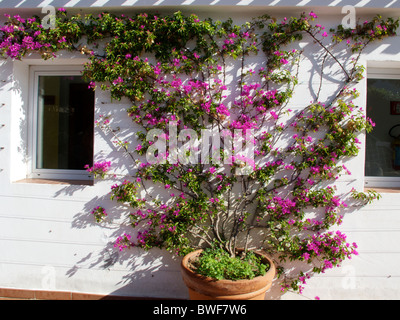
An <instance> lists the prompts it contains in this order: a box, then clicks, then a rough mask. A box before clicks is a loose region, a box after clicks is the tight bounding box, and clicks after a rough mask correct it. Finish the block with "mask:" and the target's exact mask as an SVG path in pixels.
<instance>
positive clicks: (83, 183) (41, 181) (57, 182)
mask: <svg viewBox="0 0 400 320" xmlns="http://www.w3.org/2000/svg"><path fill="white" fill-rule="evenodd" d="M15 183H28V184H55V185H79V186H93V185H94V181H93V180H63V179H23V180H18V181H15Z"/></svg>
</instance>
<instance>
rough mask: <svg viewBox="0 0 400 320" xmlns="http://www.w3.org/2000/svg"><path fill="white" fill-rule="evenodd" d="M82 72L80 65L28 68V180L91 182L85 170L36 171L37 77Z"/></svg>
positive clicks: (38, 120)
mask: <svg viewBox="0 0 400 320" xmlns="http://www.w3.org/2000/svg"><path fill="white" fill-rule="evenodd" d="M82 70H83V66H82V65H55V66H54V65H53V66H45V65H30V66H29V110H31V112H29V113H28V121H29V131H28V135H29V137H28V153H29V157H28V159H29V161H28V170H29V171H28V178H30V179H55V180H93V175H91V174H89V173H88V172H87V171H86V170H85V169H82V170H72V169H38V167H37V156H38V152H37V149H38V129H39V125H40V119H39V118H40V116H39V106H38V96H39V77H40V76H80V75H82ZM93 109H94V106H93ZM93 126H94V124H93ZM93 141H94V140H93ZM93 147H94V146H93Z"/></svg>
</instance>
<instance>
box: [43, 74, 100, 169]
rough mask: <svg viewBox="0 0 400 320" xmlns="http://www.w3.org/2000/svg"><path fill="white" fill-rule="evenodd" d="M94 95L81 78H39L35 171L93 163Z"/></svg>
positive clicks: (79, 166) (69, 167)
mask: <svg viewBox="0 0 400 320" xmlns="http://www.w3.org/2000/svg"><path fill="white" fill-rule="evenodd" d="M93 121H94V92H93V90H91V89H89V88H88V84H87V83H86V82H85V81H83V79H82V77H81V76H39V92H38V135H37V137H38V141H37V168H38V169H73V170H84V166H85V165H86V164H89V165H92V162H93Z"/></svg>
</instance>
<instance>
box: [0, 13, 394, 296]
mask: <svg viewBox="0 0 400 320" xmlns="http://www.w3.org/2000/svg"><path fill="white" fill-rule="evenodd" d="M316 18H317V16H316V14H315V13H313V12H311V13H309V14H302V15H301V16H300V17H298V18H294V17H292V18H288V19H287V18H284V19H283V20H281V21H277V20H276V19H275V18H272V17H270V16H261V17H259V18H256V19H254V20H253V21H251V22H248V23H245V24H243V25H235V24H234V23H233V21H232V20H231V19H228V20H227V21H224V22H220V21H212V20H211V19H206V20H201V19H199V18H198V17H197V16H195V15H189V16H185V15H183V14H182V13H180V12H177V13H175V14H173V15H167V16H155V15H148V14H138V15H135V16H134V17H127V16H124V15H121V16H115V15H112V14H109V13H101V14H99V15H96V16H92V15H87V16H84V17H82V16H80V15H75V16H68V15H67V13H66V12H65V10H63V9H62V10H59V12H58V16H57V23H56V27H55V28H54V29H50V30H47V31H45V30H43V28H41V27H40V23H38V21H37V20H36V21H35V20H34V19H28V20H24V19H21V18H20V17H19V18H16V17H9V21H8V22H7V23H6V25H5V27H3V28H2V32H3V34H2V38H1V46H0V48H1V53H2V54H3V55H7V56H10V57H12V58H22V57H23V56H24V55H25V54H26V53H27V52H39V53H40V54H41V55H42V57H43V58H44V59H47V58H49V57H50V56H52V55H55V54H56V53H57V52H58V51H59V50H63V49H68V50H76V51H79V52H81V53H82V54H84V55H86V56H87V57H88V59H89V62H88V63H87V64H86V65H85V69H84V72H83V75H84V76H85V77H86V78H87V79H88V80H90V81H91V82H90V86H91V87H93V88H94V89H95V88H96V87H98V86H99V87H100V88H101V89H103V90H109V91H110V93H111V96H112V98H114V99H121V98H124V99H128V100H129V101H130V103H131V105H130V107H129V108H128V109H127V115H128V116H129V117H130V118H131V119H132V122H133V123H134V125H135V126H138V125H139V126H140V129H135V130H133V131H131V132H132V134H131V135H130V137H128V138H126V137H125V138H121V137H122V136H123V135H125V136H126V131H125V132H122V130H121V129H119V128H117V126H116V125H114V124H113V120H114V118H113V116H112V115H109V114H105V115H102V116H101V117H99V119H98V120H97V121H96V125H97V127H98V128H99V129H101V130H103V131H104V132H105V134H106V136H108V137H109V138H110V139H111V141H112V142H113V143H114V144H115V146H116V147H117V148H119V149H120V150H121V151H122V152H124V153H125V154H126V155H127V159H130V160H132V162H131V163H130V165H129V166H128V167H127V168H128V171H129V174H128V176H125V177H123V178H122V179H121V181H123V182H121V181H117V182H116V183H113V185H112V187H111V199H112V200H114V201H116V202H118V203H119V204H123V205H124V206H125V210H126V213H127V214H128V217H129V219H130V224H131V226H132V227H133V228H134V231H133V233H132V234H123V235H122V236H120V237H119V238H118V239H117V240H116V242H115V247H116V248H118V249H119V250H125V249H127V248H130V247H133V246H135V247H140V248H144V249H146V250H148V249H151V248H154V247H158V248H164V249H166V250H168V251H170V252H172V253H174V254H177V255H179V256H182V257H184V258H183V266H182V274H183V279H184V281H185V282H186V283H187V284H188V286H189V288H190V291H191V294H193V295H192V297H193V298H202V299H204V298H217V299H248V298H250V299H263V298H264V295H265V291H266V290H268V288H269V287H270V286H271V282H272V279H273V278H274V277H275V274H276V272H277V275H278V276H279V277H280V280H281V285H282V290H288V289H293V290H295V291H299V292H301V291H302V288H303V284H304V283H305V282H306V280H307V278H308V277H310V276H311V274H312V273H320V272H325V270H327V269H329V268H332V267H333V266H337V265H339V264H340V263H341V262H342V261H343V260H344V259H346V258H350V257H351V256H352V255H354V254H357V252H356V248H357V246H356V244H354V243H353V244H351V243H348V241H347V239H346V236H345V235H344V234H343V233H341V232H339V231H335V232H333V231H331V229H332V227H335V226H337V225H340V223H341V221H342V216H341V215H340V210H341V209H342V208H343V207H346V204H345V202H344V199H343V198H342V197H341V196H340V195H338V194H337V191H336V188H335V187H334V181H335V180H336V179H337V178H338V177H339V176H340V175H342V174H349V171H348V169H347V168H346V166H345V165H344V164H343V163H342V162H340V161H341V160H342V159H346V158H349V157H353V156H356V155H357V153H358V146H357V145H358V143H359V140H358V138H357V136H358V134H360V133H362V132H364V131H365V130H367V131H369V130H371V129H372V126H373V123H372V121H371V120H370V119H367V118H366V117H365V114H364V111H363V110H362V109H361V108H359V107H358V106H357V105H356V104H355V103H354V102H353V99H355V98H357V96H358V94H359V93H358V91H357V90H356V89H354V88H353V86H354V85H355V84H356V83H357V82H358V81H359V80H361V79H362V77H363V75H362V73H363V70H362V67H360V66H359V64H358V62H359V58H360V55H361V52H362V50H363V49H364V48H365V47H366V46H367V45H368V44H369V43H371V42H373V41H374V40H379V39H382V38H384V37H387V36H393V35H395V30H396V29H397V27H398V25H399V23H398V21H395V20H393V19H387V20H383V19H382V18H380V17H376V18H374V19H373V20H371V21H366V22H365V23H364V24H362V25H358V26H357V27H356V29H354V30H348V29H344V28H343V27H342V26H339V27H338V28H337V29H336V30H330V31H329V34H330V35H329V34H328V30H326V29H325V28H324V27H323V26H321V25H320V24H316V23H315V22H314V21H315V19H316ZM10 26H11V27H12V28H11V27H10ZM13 26H18V28H14V27H13ZM15 33H18V37H17V36H15ZM12 35H14V36H12ZM303 36H306V37H308V39H309V40H310V43H312V46H313V49H312V52H313V53H315V52H318V54H319V56H318V57H319V60H316V61H315V64H318V68H319V70H318V72H319V74H320V77H319V78H320V85H319V91H318V92H317V95H316V97H314V99H313V101H312V102H311V103H309V104H308V105H307V106H305V107H304V108H301V109H299V108H297V109H295V110H293V107H292V105H291V102H290V99H291V97H292V96H293V93H294V91H295V88H296V86H297V84H298V78H299V70H300V67H301V65H300V63H301V61H302V58H303V54H304V50H305V49H301V47H298V46H296V44H297V43H298V42H299V41H300V40H301V39H302V38H303ZM328 39H329V40H328ZM28 40H29V41H28ZM83 40H84V41H83ZM83 43H84V44H83ZM99 43H102V44H103V45H101V46H99ZM336 47H339V48H340V49H341V50H343V49H346V50H347V56H344V55H343V52H341V54H340V55H339V54H337V53H338V52H339V51H335V48H336ZM349 58H353V59H352V60H347V59H349ZM250 60H251V62H252V63H251V64H250V63H248V61H250ZM349 61H350V62H349ZM328 63H331V64H332V65H334V66H336V67H337V68H338V70H339V71H340V75H339V76H338V77H339V79H340V80H341V83H340V84H339V85H338V87H337V89H336V91H335V92H333V93H332V96H331V97H330V98H328V99H327V100H326V101H324V102H321V101H320V92H321V88H322V86H323V85H324V80H323V79H324V76H325V75H326V68H327V65H328ZM136 128H137V127H136ZM132 136H134V137H135V138H132ZM111 168H112V164H111V163H110V162H109V161H104V162H98V163H95V165H94V166H93V167H87V169H88V171H90V173H92V174H94V175H95V176H96V177H100V178H110V179H115V178H117V179H118V178H119V177H118V176H117V175H116V174H115V173H114V174H111V173H110V170H111ZM352 196H353V197H354V198H356V199H359V200H366V201H370V200H372V199H374V198H376V197H377V194H376V193H374V192H371V193H369V194H364V193H359V192H357V191H352ZM92 213H93V214H94V216H95V218H96V220H97V221H99V222H101V221H104V218H105V217H106V215H107V213H106V211H105V209H104V208H102V207H99V206H98V207H96V208H95V209H94V210H93V211H92ZM107 218H110V216H108V217H107ZM198 249H200V250H201V251H198ZM285 261H300V262H302V263H304V264H305V265H307V269H305V270H310V265H311V266H312V267H311V270H312V271H310V272H308V273H306V272H304V271H300V272H299V273H298V274H296V275H294V276H293V277H289V276H288V275H287V274H286V273H285V270H284V267H283V263H284V262H285ZM263 277H266V278H263ZM203 280H204V281H205V283H206V284H207V285H205V284H204V282H202V281H203ZM245 282H247V283H249V285H250V289H245V291H244V292H241V291H240V290H241V289H242V288H243V287H245V285H244V283H245ZM195 284H196V285H197V284H198V285H199V286H200V289H197V288H196V287H195ZM232 285H236V286H238V287H240V289H237V288H236V289H233V293H229V292H228V291H227V290H228V289H227V288H228V286H232ZM208 286H211V287H214V289H216V294H213V293H211V291H210V290H209V289H207V288H206V287H208ZM196 290H198V291H196Z"/></svg>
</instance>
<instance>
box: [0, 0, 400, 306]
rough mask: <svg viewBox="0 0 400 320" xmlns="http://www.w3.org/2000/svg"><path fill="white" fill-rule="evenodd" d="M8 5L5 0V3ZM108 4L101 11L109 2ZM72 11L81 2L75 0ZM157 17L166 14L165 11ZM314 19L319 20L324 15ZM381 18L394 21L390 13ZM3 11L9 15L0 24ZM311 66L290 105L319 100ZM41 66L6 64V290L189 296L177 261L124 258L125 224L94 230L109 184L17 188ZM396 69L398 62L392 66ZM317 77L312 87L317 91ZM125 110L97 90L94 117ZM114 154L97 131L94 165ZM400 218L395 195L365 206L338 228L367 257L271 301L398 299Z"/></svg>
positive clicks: (352, 181)
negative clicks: (95, 211)
mask: <svg viewBox="0 0 400 320" xmlns="http://www.w3.org/2000/svg"><path fill="white" fill-rule="evenodd" d="M5 2H6V1H3V2H0V5H4V3H5ZM39 2H40V1H39ZM64 2H65V1H64ZM92 2H94V0H93V1H92ZM97 2H98V1H97ZM103 2H104V4H103V5H109V4H110V3H111V1H110V2H109V3H107V2H108V1H103ZM114 2H115V1H114ZM120 2H126V1H120ZM133 2H134V1H132V3H133ZM278 2H279V1H278ZM59 3H60V4H59ZM70 3H75V4H78V2H74V1H70ZM81 3H83V1H81ZM357 3H358V2H357ZM51 4H52V5H56V6H63V5H65V3H63V4H61V2H60V1H53V3H51ZM137 4H139V2H137ZM173 4H174V5H175V4H176V3H173ZM253 4H255V2H254V3H253ZM24 5H26V2H24V1H22V4H21V8H23V7H24ZM119 5H120V4H119ZM86 6H89V5H86ZM3 8H4V7H3ZM152 9H154V8H152ZM175 9H176V8H169V7H168V8H165V9H164V10H166V11H168V12H169V11H171V10H175ZM180 9H182V8H180ZM183 9H184V10H185V11H190V12H194V13H198V14H199V15H200V17H203V18H204V17H208V16H210V17H212V18H215V19H221V20H223V19H225V18H228V17H232V18H233V19H234V21H235V22H237V23H242V22H244V21H247V20H250V19H251V18H253V17H256V16H258V15H260V14H262V13H268V12H269V10H270V9H271V7H268V6H266V7H265V9H264V11H263V12H260V9H259V8H258V7H257V8H254V7H251V6H249V7H246V6H241V7H240V9H238V8H237V7H215V6H214V7H212V8H211V7H201V8H200V7H193V8H188V7H184V8H183ZM4 10H5V9H4ZM16 10H18V9H16ZM27 10H28V9H24V10H23V13H24V14H27V13H28V12H29V10H28V11H27ZM85 10H89V9H85ZM158 10H159V11H161V12H162V10H163V9H162V8H161V10H160V8H158ZM303 10H305V11H307V10H310V8H307V9H305V8H303V7H301V8H291V9H288V8H278V9H277V8H274V14H276V15H277V16H278V17H283V16H291V15H297V14H298V12H301V11H303ZM329 10H332V11H329ZM141 11H143V10H141ZM314 11H315V12H316V13H317V14H319V12H318V10H316V9H314ZM376 11H379V10H378V9H374V12H373V13H376ZM5 12H7V10H5ZM13 12H15V11H13ZM35 12H36V13H37V11H35ZM382 12H384V13H387V14H390V15H394V14H396V12H395V11H393V10H392V11H386V10H385V11H384V10H382ZM2 13H3V9H1V12H0V15H1V16H2ZM125 13H126V12H125ZM370 13H371V11H369V10H366V11H363V10H361V9H360V11H359V15H360V16H359V17H360V18H361V19H364V16H365V17H367V16H368V15H369V14H370ZM319 15H320V19H319V21H320V22H321V23H322V24H323V25H327V26H336V25H338V24H340V23H341V19H342V17H343V15H340V8H332V9H329V8H321V14H319ZM1 18H2V17H1ZM1 18H0V19H1ZM307 44H309V42H308V40H307V39H304V41H303V42H302V46H304V47H305V48H307ZM77 59H81V56H74V55H72V56H71V54H62V55H61V56H60V58H58V59H57V60H55V61H52V62H51V61H49V62H47V63H53V64H57V63H58V64H65V63H76V62H78V60H77ZM312 59H313V52H312V51H310V52H309V54H308V55H306V58H305V60H304V61H303V62H302V64H301V71H302V72H301V73H300V75H301V77H300V83H299V86H298V88H297V91H296V94H295V97H294V98H293V99H292V101H293V104H292V105H291V108H292V109H301V108H302V107H304V106H305V105H306V104H307V103H308V102H309V101H310V100H312V95H313V90H312V87H313V86H314V88H317V87H318V80H319V77H318V76H317V77H315V70H314V69H313V66H312V63H313V60H312ZM71 61H73V62H71ZM362 61H363V62H364V63H365V64H367V63H368V61H398V62H399V63H400V41H399V37H396V38H391V39H387V40H384V41H383V42H379V43H377V44H373V45H372V46H371V48H370V49H369V50H368V52H367V53H366V54H365V55H364V56H363V58H362ZM37 63H43V62H42V61H41V60H40V59H37V58H35V57H34V56H32V57H28V59H26V60H24V61H23V62H16V63H13V62H11V61H9V60H6V61H5V60H1V61H0V125H1V124H5V127H3V128H0V147H4V150H2V151H0V169H1V170H0V288H20V289H44V290H60V291H65V290H68V291H78V292H87V293H101V294H117V295H129V296H138V297H159V298H183V299H185V298H187V297H188V295H187V291H186V287H185V285H184V284H183V281H182V279H181V276H180V270H179V262H180V261H179V259H176V258H172V257H170V256H169V254H167V253H164V252H161V251H159V250H153V251H151V252H147V253H146V252H143V251H140V250H138V249H131V250H130V251H128V252H126V253H119V252H117V251H116V250H115V249H114V248H113V242H114V240H115V239H116V237H117V236H119V235H120V234H122V233H123V231H121V228H120V227H119V224H118V223H116V222H115V223H114V224H108V225H106V227H101V226H99V225H97V224H95V223H94V220H93V218H92V216H91V215H90V211H91V209H92V208H93V207H95V206H97V205H103V206H104V207H105V208H109V209H110V210H111V208H112V203H111V202H110V201H109V200H108V197H107V194H108V192H109V186H110V184H109V183H108V182H107V181H97V182H96V183H95V185H94V186H77V185H53V184H34V183H17V182H16V181H18V180H20V179H23V178H25V176H26V172H27V168H26V163H27V159H26V152H27V132H28V129H27V122H28V120H29V111H30V110H29V99H28V90H29V88H28V66H29V65H30V64H37ZM390 66H392V64H388V67H390ZM312 74H314V80H313V81H312V82H311V85H310V82H309V79H310V76H311V75H312ZM334 87H335V85H334V84H331V83H326V87H325V89H324V90H325V91H324V92H323V96H329V94H330V93H331V90H333V89H334ZM365 88H366V82H365V81H363V82H361V83H360V84H359V90H360V91H361V92H363V93H365ZM314 90H315V89H314ZM365 99H366V97H365V94H364V95H361V97H360V98H359V103H360V104H365ZM3 103H4V105H2V104H3ZM126 106H129V104H128V103H127V101H121V102H118V103H112V102H111V100H110V96H109V94H108V93H107V92H101V91H100V90H98V91H96V105H95V110H96V114H97V115H98V114H104V113H112V112H113V111H117V110H120V109H123V108H124V107H126ZM122 114H123V113H122ZM115 121H118V122H119V123H118V125H119V126H120V127H121V128H122V129H123V128H124V127H127V126H129V125H131V124H130V120H129V119H126V118H123V117H122V118H117V119H115ZM115 155H116V153H115V151H114V150H113V149H112V148H111V146H110V144H109V142H107V140H106V139H104V137H103V135H102V133H101V132H99V131H96V133H95V160H103V159H106V158H108V157H114V156H115ZM348 167H349V168H350V170H351V171H352V173H353V174H352V175H351V176H347V177H344V178H342V179H341V180H340V181H339V182H338V183H337V184H336V185H337V186H338V187H339V189H340V190H343V192H346V190H347V191H349V190H350V189H351V188H352V187H353V186H354V187H356V188H357V189H359V190H362V188H363V185H364V149H362V150H361V152H360V156H359V157H358V158H356V159H354V160H352V161H351V162H350V163H348ZM399 211H400V198H399V197H398V195H397V194H389V193H388V194H383V198H382V199H381V200H380V201H379V202H377V203H375V204H373V205H371V206H368V207H366V208H362V209H359V208H350V209H349V213H348V214H347V215H346V216H345V218H344V223H343V226H342V227H341V228H340V230H342V231H343V232H345V233H347V234H348V239H349V240H350V241H351V242H353V241H355V242H357V244H358V245H359V250H358V251H359V253H360V255H359V256H358V257H355V258H353V259H352V260H350V261H347V262H345V263H344V264H343V267H342V268H340V269H335V270H330V271H329V272H327V273H326V274H323V275H318V276H314V277H313V278H312V279H310V280H309V282H308V285H307V286H306V289H305V291H304V294H303V296H298V295H293V294H291V293H287V294H285V295H283V296H282V295H281V294H280V291H279V289H280V288H279V286H278V285H276V286H274V287H273V289H272V291H271V293H270V294H269V297H270V298H274V299H307V298H311V299H313V298H314V297H315V296H319V297H320V298H321V299H399V298H400V289H399V288H400V280H399V279H400V271H398V268H397V265H398V263H399V262H400V247H399V245H398V243H400V212H399ZM115 214H117V213H115Z"/></svg>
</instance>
